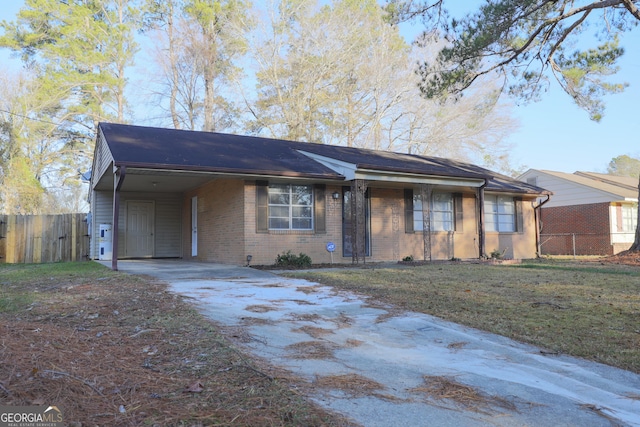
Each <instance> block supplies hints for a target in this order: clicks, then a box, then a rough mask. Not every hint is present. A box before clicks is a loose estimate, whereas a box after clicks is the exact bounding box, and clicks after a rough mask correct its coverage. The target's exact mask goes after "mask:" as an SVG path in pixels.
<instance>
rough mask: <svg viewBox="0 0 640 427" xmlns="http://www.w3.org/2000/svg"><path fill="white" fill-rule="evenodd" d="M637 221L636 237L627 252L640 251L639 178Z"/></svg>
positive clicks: (639, 182)
mask: <svg viewBox="0 0 640 427" xmlns="http://www.w3.org/2000/svg"><path fill="white" fill-rule="evenodd" d="M637 211H638V222H637V224H636V238H635V240H634V241H633V245H631V247H630V248H629V252H640V179H639V180H638V209H637Z"/></svg>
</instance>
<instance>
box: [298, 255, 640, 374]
mask: <svg viewBox="0 0 640 427" xmlns="http://www.w3.org/2000/svg"><path fill="white" fill-rule="evenodd" d="M289 275H293V276H295V277H297V278H307V279H309V280H313V281H316V282H319V283H322V284H325V285H331V286H334V287H336V289H339V290H347V291H353V292H356V293H360V294H364V295H368V296H371V297H373V299H374V300H377V301H378V302H379V303H381V304H392V305H394V306H396V307H397V308H400V309H403V310H411V311H417V312H423V313H427V314H432V315H434V316H437V317H440V318H443V319H446V320H450V321H453V322H456V323H460V324H464V325H467V326H471V327H474V328H479V329H483V330H486V331H489V332H493V333H497V334H500V335H504V336H506V337H510V338H513V339H516V340H519V341H522V342H527V343H531V344H534V345H537V346H540V347H542V348H545V349H547V350H548V351H547V353H548V354H554V353H564V354H569V355H573V356H579V357H583V358H587V359H590V360H594V361H597V362H602V363H606V364H609V365H612V366H616V367H619V368H622V369H627V370H631V371H634V372H640V325H639V324H638V318H639V317H640V269H639V267H638V266H627V265H612V264H599V263H594V262H588V263H581V262H568V261H544V262H540V261H534V262H529V263H523V264H521V265H513V266H500V265H478V264H465V263H451V264H446V263H434V264H428V265H424V266H418V267H402V268H375V269H344V270H332V271H311V272H305V273H297V274H296V273H289Z"/></svg>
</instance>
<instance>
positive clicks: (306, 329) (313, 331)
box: [293, 326, 333, 338]
mask: <svg viewBox="0 0 640 427" xmlns="http://www.w3.org/2000/svg"><path fill="white" fill-rule="evenodd" d="M293 332H300V333H303V334H307V335H310V336H311V337H313V338H322V337H323V336H325V335H329V334H333V331H332V330H331V329H325V328H318V327H316V326H301V327H300V328H296V329H293Z"/></svg>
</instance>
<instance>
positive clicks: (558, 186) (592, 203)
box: [518, 169, 638, 255]
mask: <svg viewBox="0 0 640 427" xmlns="http://www.w3.org/2000/svg"><path fill="white" fill-rule="evenodd" d="M518 179H520V180H522V181H524V182H527V183H530V184H532V185H540V186H542V187H544V188H546V189H549V190H551V191H552V192H553V198H552V199H551V200H550V201H549V202H548V203H545V204H544V205H543V206H542V207H541V209H540V211H541V213H540V226H541V230H540V233H541V238H540V239H541V253H542V254H547V255H567V254H569V255H571V254H574V253H575V254H576V255H612V254H616V253H618V252H621V251H623V250H626V249H629V247H630V246H631V244H632V243H633V240H634V235H635V230H636V225H637V218H638V215H637V212H638V211H637V209H638V180H637V179H636V178H628V177H619V176H613V175H605V174H600V173H594V172H575V173H573V174H570V173H564V172H554V171H548V170H536V169H530V170H528V171H527V172H525V173H524V174H522V175H521V176H520V177H518Z"/></svg>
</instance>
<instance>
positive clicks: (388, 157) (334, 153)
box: [99, 123, 549, 195]
mask: <svg viewBox="0 0 640 427" xmlns="http://www.w3.org/2000/svg"><path fill="white" fill-rule="evenodd" d="M99 133H100V134H101V135H102V137H103V139H104V141H105V142H106V144H107V146H108V148H109V151H110V153H111V155H112V156H113V163H114V165H115V166H127V167H132V168H141V169H155V170H179V171H199V172H212V173H229V174H236V175H253V176H256V175H265V176H282V177H305V178H313V179H325V180H343V181H344V180H348V179H350V177H349V176H347V174H346V173H345V171H350V170H352V171H374V172H376V173H379V174H381V175H384V174H387V175H390V174H405V175H416V176H434V177H447V178H464V179H467V180H477V182H478V184H477V185H480V183H482V182H484V180H485V179H487V180H488V185H487V187H486V188H487V190H493V191H502V192H513V193H525V194H532V195H533V194H535V195H539V194H549V192H548V191H546V190H544V189H542V188H539V187H536V186H533V185H529V184H527V183H523V182H521V181H517V180H515V179H513V178H510V177H508V176H505V175H501V174H498V173H495V172H492V171H490V170H488V169H485V168H481V167H479V166H475V165H472V164H469V163H464V162H458V161H454V160H449V159H443V158H437V157H426V156H418V155H411V154H403V153H393V152H386V151H375V150H367V149H360V148H351V147H343V146H331V145H324V144H314V143H306V142H296V141H286V140H280V139H270V138H262V137H255V136H240V135H231V134H223V133H214V132H197V131H185V130H175V129H164V128H155V127H143V126H131V125H123V124H114V123H100V124H99ZM336 164H340V165H341V166H342V167H336V166H335V165H336Z"/></svg>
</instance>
